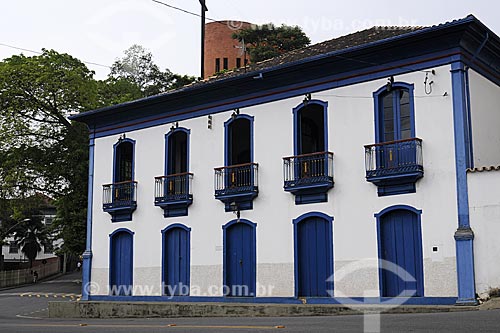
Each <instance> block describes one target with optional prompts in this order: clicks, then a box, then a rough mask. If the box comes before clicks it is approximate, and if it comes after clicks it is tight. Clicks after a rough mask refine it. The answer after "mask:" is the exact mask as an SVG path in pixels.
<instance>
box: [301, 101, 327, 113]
mask: <svg viewBox="0 0 500 333" xmlns="http://www.w3.org/2000/svg"><path fill="white" fill-rule="evenodd" d="M314 105H316V106H321V107H323V109H325V110H326V108H327V107H328V102H326V101H322V100H319V99H311V100H309V101H304V102H302V103H300V104H299V105H297V106H296V107H294V108H293V113H296V112H300V111H301V110H302V109H307V107H311V106H314Z"/></svg>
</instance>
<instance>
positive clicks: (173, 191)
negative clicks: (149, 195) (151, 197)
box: [155, 172, 193, 217]
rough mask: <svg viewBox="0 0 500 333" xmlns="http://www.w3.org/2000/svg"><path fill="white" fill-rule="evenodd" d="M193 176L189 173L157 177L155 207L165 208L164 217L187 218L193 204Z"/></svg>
mask: <svg viewBox="0 0 500 333" xmlns="http://www.w3.org/2000/svg"><path fill="white" fill-rule="evenodd" d="M192 183H193V174H192V173H189V172H183V173H177V174H173V175H167V176H161V177H155V205H156V206H158V207H161V208H163V211H164V213H163V216H165V217H174V216H186V215H188V207H189V205H191V204H192V203H193V192H192V188H193V187H192Z"/></svg>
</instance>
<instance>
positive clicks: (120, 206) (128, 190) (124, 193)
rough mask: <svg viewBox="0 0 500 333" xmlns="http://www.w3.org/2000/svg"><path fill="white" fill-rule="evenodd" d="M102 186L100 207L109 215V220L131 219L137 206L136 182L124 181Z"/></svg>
mask: <svg viewBox="0 0 500 333" xmlns="http://www.w3.org/2000/svg"><path fill="white" fill-rule="evenodd" d="M102 187H103V199H102V209H103V210H104V211H105V212H108V213H109V214H110V215H111V221H112V222H122V221H131V220H132V213H133V212H134V210H135V209H136V208H137V182H136V181H124V182H119V183H113V184H106V185H103V186H102Z"/></svg>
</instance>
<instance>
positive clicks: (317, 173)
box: [283, 152, 333, 191]
mask: <svg viewBox="0 0 500 333" xmlns="http://www.w3.org/2000/svg"><path fill="white" fill-rule="evenodd" d="M283 177H284V181H285V183H284V188H285V190H287V191H293V190H294V189H297V188H304V187H311V186H316V185H326V186H329V187H331V186H333V153H331V152H319V153H311V154H304V155H298V156H289V157H284V158H283ZM330 185H331V186H330Z"/></svg>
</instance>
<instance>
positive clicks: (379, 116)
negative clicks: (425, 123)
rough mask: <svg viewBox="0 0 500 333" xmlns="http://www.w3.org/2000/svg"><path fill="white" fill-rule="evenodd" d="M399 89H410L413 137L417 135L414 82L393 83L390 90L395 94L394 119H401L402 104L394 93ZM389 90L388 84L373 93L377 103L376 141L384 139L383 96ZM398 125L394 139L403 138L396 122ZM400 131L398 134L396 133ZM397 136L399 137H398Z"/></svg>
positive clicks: (375, 103) (379, 141)
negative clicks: (382, 122)
mask: <svg viewBox="0 0 500 333" xmlns="http://www.w3.org/2000/svg"><path fill="white" fill-rule="evenodd" d="M398 89H406V90H408V94H409V99H410V101H409V103H410V123H411V124H410V125H411V137H412V138H414V137H415V101H414V90H415V88H414V84H410V83H406V82H394V83H393V84H392V89H391V90H390V93H391V94H393V111H394V119H399V117H400V105H399V103H398V101H397V99H396V95H395V94H394V90H398ZM386 93H388V91H387V86H383V87H381V88H379V89H378V90H377V91H375V92H374V93H373V100H374V105H375V108H374V110H375V143H381V142H382V141H383V140H382V133H381V130H382V124H381V120H382V118H383V117H382V112H383V108H382V107H381V106H382V103H383V96H382V95H385V94H386ZM396 125H397V126H396V127H395V128H394V136H395V137H394V140H399V139H401V138H400V137H399V136H400V134H401V133H400V132H401V131H400V129H399V128H398V126H399V124H398V122H396ZM396 133H398V134H396ZM396 136H397V137H396Z"/></svg>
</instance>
